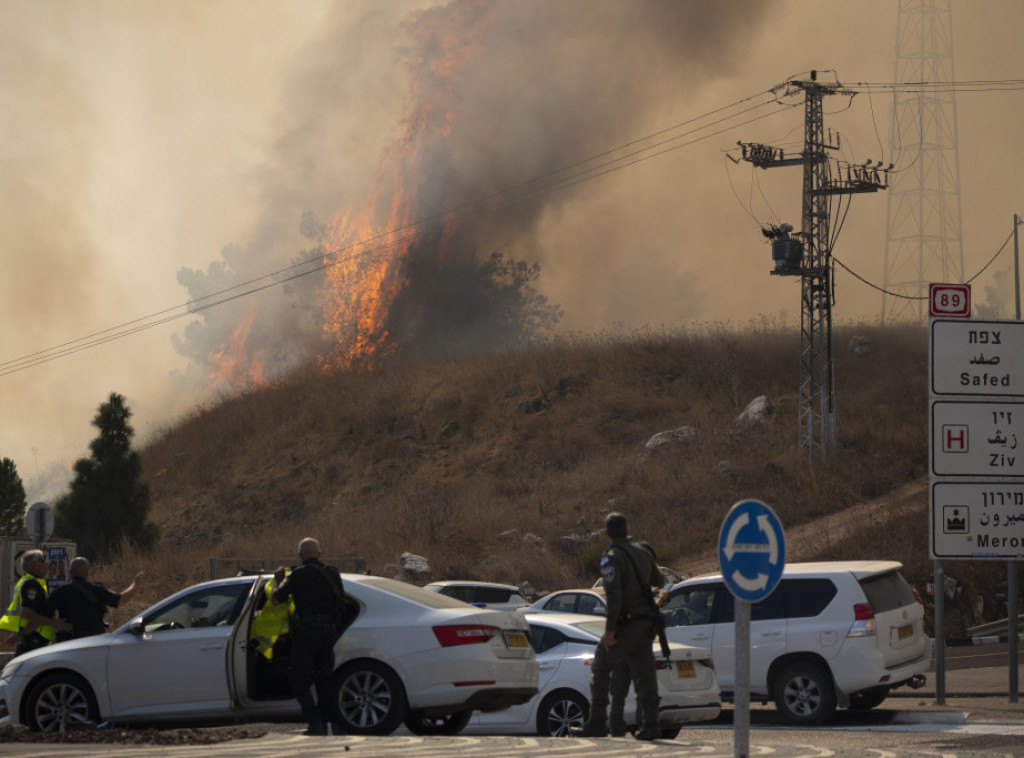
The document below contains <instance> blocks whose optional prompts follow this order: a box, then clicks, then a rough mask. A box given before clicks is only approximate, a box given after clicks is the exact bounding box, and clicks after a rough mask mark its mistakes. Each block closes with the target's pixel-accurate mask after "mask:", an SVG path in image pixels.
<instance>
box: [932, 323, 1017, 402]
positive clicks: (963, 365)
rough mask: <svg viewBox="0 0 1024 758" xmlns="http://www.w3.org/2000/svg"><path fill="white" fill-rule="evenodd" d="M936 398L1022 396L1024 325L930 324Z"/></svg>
mask: <svg viewBox="0 0 1024 758" xmlns="http://www.w3.org/2000/svg"><path fill="white" fill-rule="evenodd" d="M931 327H932V386H931V391H932V393H933V394H935V395H1024V322H1020V321H976V320H966V321H965V320H962V319H935V320H934V321H932V325H931Z"/></svg>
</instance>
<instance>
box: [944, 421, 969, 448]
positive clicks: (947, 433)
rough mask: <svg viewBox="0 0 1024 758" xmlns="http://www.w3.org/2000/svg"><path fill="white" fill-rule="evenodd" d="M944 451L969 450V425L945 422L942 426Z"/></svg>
mask: <svg viewBox="0 0 1024 758" xmlns="http://www.w3.org/2000/svg"><path fill="white" fill-rule="evenodd" d="M942 452H944V453H966V452H967V426H966V425H965V424H944V425H943V426H942Z"/></svg>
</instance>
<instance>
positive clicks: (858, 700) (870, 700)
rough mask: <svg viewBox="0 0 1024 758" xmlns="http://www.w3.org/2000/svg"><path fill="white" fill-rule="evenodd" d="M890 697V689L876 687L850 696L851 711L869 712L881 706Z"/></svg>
mask: <svg viewBox="0 0 1024 758" xmlns="http://www.w3.org/2000/svg"><path fill="white" fill-rule="evenodd" d="M887 697H889V688H888V687H875V688H873V689H870V690H864V691H863V692H857V693H854V694H853V695H850V710H852V711H868V710H871V709H872V708H875V707H877V706H879V705H881V704H882V703H883V702H884V701H885V699H886V698H887Z"/></svg>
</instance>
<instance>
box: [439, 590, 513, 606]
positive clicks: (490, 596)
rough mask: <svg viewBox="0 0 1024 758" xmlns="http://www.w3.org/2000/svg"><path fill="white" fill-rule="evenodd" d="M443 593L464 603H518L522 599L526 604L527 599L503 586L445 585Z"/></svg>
mask: <svg viewBox="0 0 1024 758" xmlns="http://www.w3.org/2000/svg"><path fill="white" fill-rule="evenodd" d="M441 593H442V594H444V595H447V596H448V597H454V598H456V599H458V600H461V601H462V602H464V603H487V604H488V605H490V604H493V603H508V602H512V603H518V601H522V604H523V605H526V599H525V598H523V596H522V595H520V594H519V593H518V592H515V591H513V590H506V589H502V588H501V587H472V586H461V585H454V586H451V587H445V588H444V589H443V590H442V591H441Z"/></svg>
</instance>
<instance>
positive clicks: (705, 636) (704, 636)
mask: <svg viewBox="0 0 1024 758" xmlns="http://www.w3.org/2000/svg"><path fill="white" fill-rule="evenodd" d="M691 639H694V640H709V639H711V635H710V634H695V635H693V637H691Z"/></svg>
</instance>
